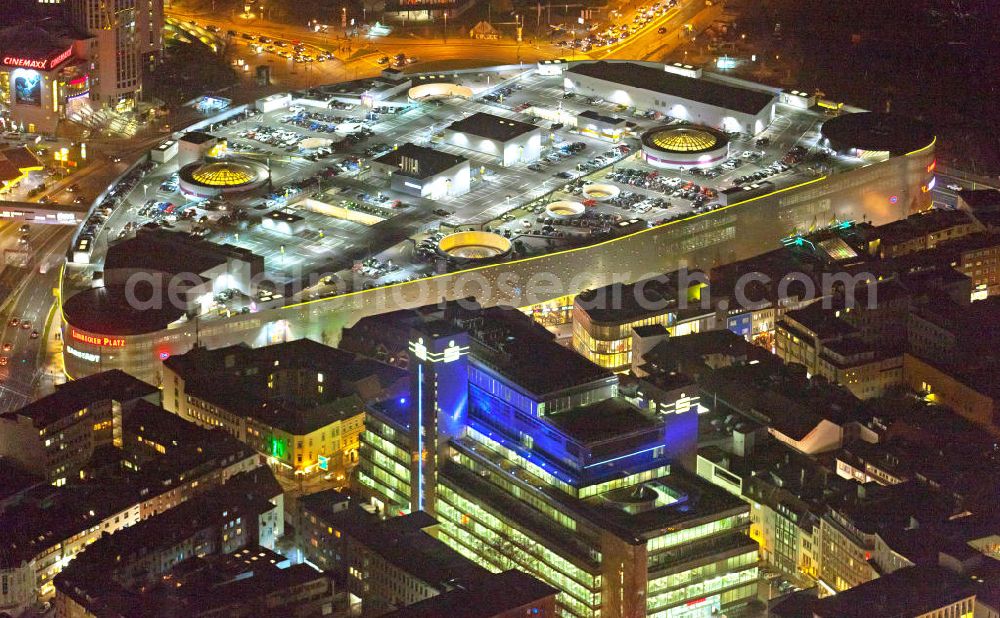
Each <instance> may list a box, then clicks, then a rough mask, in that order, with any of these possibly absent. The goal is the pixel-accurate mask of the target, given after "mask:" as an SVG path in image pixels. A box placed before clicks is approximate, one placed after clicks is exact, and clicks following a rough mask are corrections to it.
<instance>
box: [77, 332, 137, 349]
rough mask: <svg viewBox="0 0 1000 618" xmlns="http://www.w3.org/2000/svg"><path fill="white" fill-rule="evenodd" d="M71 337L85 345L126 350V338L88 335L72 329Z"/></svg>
mask: <svg viewBox="0 0 1000 618" xmlns="http://www.w3.org/2000/svg"><path fill="white" fill-rule="evenodd" d="M69 336H70V337H72V338H73V339H75V340H76V341H82V342H83V343H89V344H90V345H99V346H102V347H105V348H124V347H125V338H124V337H106V336H104V335H88V334H87V333H82V332H80V331H78V330H76V329H75V328H71V329H70V331H69Z"/></svg>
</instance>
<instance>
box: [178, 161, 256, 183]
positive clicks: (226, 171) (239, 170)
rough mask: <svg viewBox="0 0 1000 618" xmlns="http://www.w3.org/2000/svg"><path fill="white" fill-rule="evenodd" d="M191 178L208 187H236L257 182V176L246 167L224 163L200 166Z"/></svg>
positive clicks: (229, 162) (228, 162)
mask: <svg viewBox="0 0 1000 618" xmlns="http://www.w3.org/2000/svg"><path fill="white" fill-rule="evenodd" d="M191 178H193V179H194V180H195V181H197V182H199V183H201V184H203V185H206V186H209V187H238V186H240V185H245V184H249V183H251V182H253V181H255V180H257V174H256V173H254V171H253V169H251V168H250V167H249V166H247V165H243V164H240V163H233V162H231V161H224V162H218V163H208V164H206V165H202V166H201V167H199V168H198V169H196V170H195V171H194V173H193V174H191Z"/></svg>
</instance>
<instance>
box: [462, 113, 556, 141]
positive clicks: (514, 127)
mask: <svg viewBox="0 0 1000 618" xmlns="http://www.w3.org/2000/svg"><path fill="white" fill-rule="evenodd" d="M448 129H449V130H451V131H458V132H460V133H468V134H469V135H476V136H479V137H485V138H488V139H495V140H497V141H501V142H507V141H510V140H512V139H514V138H515V137H518V136H521V135H524V134H525V133H530V132H531V131H534V130H536V129H538V127H536V126H535V125H533V124H529V123H527V122H521V121H520V120H510V119H509V118H504V117H503V116H494V115H493V114H487V113H486V112H476V113H475V114H472V115H471V116H469V117H468V118H463V119H462V120H456V121H455V122H453V123H451V124H450V125H448Z"/></svg>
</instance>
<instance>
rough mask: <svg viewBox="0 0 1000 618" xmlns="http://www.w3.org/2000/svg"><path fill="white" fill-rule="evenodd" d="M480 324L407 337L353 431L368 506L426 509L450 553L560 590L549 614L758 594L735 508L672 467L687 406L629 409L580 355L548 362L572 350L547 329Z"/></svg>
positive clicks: (692, 432) (640, 611) (647, 610)
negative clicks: (408, 383) (388, 393)
mask: <svg viewBox="0 0 1000 618" xmlns="http://www.w3.org/2000/svg"><path fill="white" fill-rule="evenodd" d="M452 326H455V325H454V324H453V325H452ZM490 326H493V325H492V324H490ZM488 335H489V336H486V335H484V334H483V332H482V331H476V330H475V329H474V328H466V329H465V330H462V329H459V328H451V329H449V328H446V327H445V325H444V324H442V323H441V322H440V321H435V322H433V323H431V324H427V325H425V326H424V327H421V328H419V329H416V330H414V332H413V333H412V334H411V339H410V342H409V344H410V361H411V364H410V371H411V380H412V389H411V393H410V395H409V396H408V397H406V398H402V399H399V400H394V401H392V402H386V403H384V404H383V405H382V406H381V407H380V408H378V409H374V410H372V411H371V413H370V414H369V416H368V417H367V418H366V427H365V434H364V436H363V437H362V449H361V462H360V466H359V480H360V483H361V485H362V486H364V487H366V488H367V489H368V490H369V491H370V492H371V494H372V495H373V500H374V501H375V502H376V503H377V505H381V506H384V507H385V512H387V513H396V512H406V511H412V510H416V509H423V510H426V511H428V512H430V513H431V514H432V515H434V516H435V517H436V518H437V519H438V520H439V521H440V522H441V528H440V530H439V535H440V537H439V538H440V539H441V540H442V541H444V542H445V543H447V544H449V545H450V546H451V547H453V548H454V549H455V550H456V551H458V552H459V553H462V554H463V555H465V556H466V557H468V558H470V559H472V560H475V561H476V562H477V563H479V564H482V565H483V566H485V567H487V568H489V569H490V570H493V571H503V570H507V569H510V568H517V569H520V570H522V571H525V572H528V573H531V574H532V575H533V576H535V577H537V578H539V579H541V580H542V581H545V582H546V583H548V584H550V585H552V586H554V587H556V588H558V589H559V590H560V593H559V595H558V596H557V607H558V611H557V613H558V615H560V616H570V617H579V618H598V617H599V618H609V617H610V618H624V617H626V616H628V617H639V616H645V617H647V618H675V617H677V616H684V618H710V616H712V615H717V614H713V612H718V611H720V610H721V611H729V610H732V609H736V608H737V607H741V606H743V605H745V604H746V602H747V601H749V600H751V599H752V598H754V597H755V596H756V586H757V579H758V572H757V545H756V543H755V542H754V541H753V540H751V539H750V538H749V537H748V536H747V531H748V529H749V509H748V507H747V505H746V504H745V503H744V502H742V501H741V500H739V499H738V498H736V497H733V496H730V495H729V494H727V493H726V492H724V491H722V490H719V489H717V488H715V487H714V486H712V485H710V484H708V483H706V482H704V481H702V480H700V479H698V478H697V477H696V476H694V475H692V474H690V473H687V472H684V471H683V470H681V469H680V467H679V466H678V465H677V462H678V461H682V460H686V459H690V458H691V457H692V453H693V452H694V451H695V449H696V440H697V427H698V419H697V407H696V406H684V407H677V406H674V407H671V411H670V412H668V413H664V412H662V411H660V410H661V408H660V407H646V408H639V407H637V406H636V405H634V404H633V403H631V402H629V401H628V400H626V399H625V398H624V397H621V396H619V393H618V379H617V377H616V376H614V374H611V373H608V372H606V371H604V370H600V368H596V367H594V366H592V365H590V364H589V362H588V365H587V366H585V367H580V366H579V365H576V367H575V368H574V370H573V371H568V372H566V374H564V375H554V374H557V372H558V369H560V368H561V367H562V366H563V363H562V362H561V357H560V355H561V354H562V353H563V352H565V353H566V354H571V355H575V353H574V352H572V351H571V350H568V349H565V348H562V347H561V346H559V344H558V343H556V342H555V341H553V340H552V339H551V338H549V339H545V338H543V337H538V338H534V337H532V336H530V333H528V334H526V333H525V332H524V330H523V329H522V330H518V331H517V332H516V338H515V337H513V336H511V335H509V334H508V333H501V335H500V336H497V332H496V330H495V329H494V330H493V331H491V332H490V333H488ZM498 341H499V342H503V344H504V345H503V346H501V345H498V344H497V342H498ZM511 341H516V342H517V344H519V345H520V346H522V347H520V348H517V349H516V351H515V352H511V345H510V342H511ZM534 357H539V358H545V360H546V362H545V363H541V365H543V366H537V367H536V366H535V365H531V364H530V363H531V360H532V358H534ZM574 362H575V363H579V362H580V358H579V357H578V356H573V358H572V359H570V358H568V357H567V358H566V359H565V366H571V363H574ZM554 370H556V371H554ZM545 371H548V372H550V373H552V374H553V375H546V376H540V372H545ZM574 376H579V377H578V378H574ZM550 378H551V379H550ZM529 386H531V387H533V388H531V387H529ZM548 387H551V388H548ZM540 391H541V392H540ZM404 496H405V498H404ZM709 537H711V539H712V543H713V548H715V547H717V550H716V549H713V550H712V551H710V552H706V551H705V548H704V544H702V543H698V542H696V541H699V540H700V539H706V540H707V539H708V538H709ZM689 544H690V545H691V547H692V549H691V550H690V551H689V550H688V549H687V547H688V545H689Z"/></svg>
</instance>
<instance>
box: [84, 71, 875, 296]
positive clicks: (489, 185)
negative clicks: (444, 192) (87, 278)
mask: <svg viewBox="0 0 1000 618" xmlns="http://www.w3.org/2000/svg"><path fill="white" fill-rule="evenodd" d="M453 79H454V80H455V81H456V82H457V83H460V84H462V85H464V86H468V87H470V88H472V90H473V91H474V92H475V93H476V94H475V96H474V97H473V98H472V99H470V100H465V99H448V100H443V101H440V100H439V101H429V102H420V103H410V102H407V101H406V100H405V94H404V95H402V96H403V99H399V98H398V97H397V99H395V100H393V101H389V102H386V101H384V102H382V103H376V104H375V107H374V108H370V107H365V106H361V105H349V104H344V103H334V104H332V105H331V106H330V107H329V108H327V109H324V108H319V107H310V106H302V105H296V104H293V105H292V107H290V108H285V109H279V110H275V111H272V112H269V113H266V114H260V113H251V114H249V115H246V116H245V117H239V118H237V119H234V120H230V121H227V122H225V123H220V124H218V125H216V126H213V127H209V128H207V130H208V131H209V132H211V133H212V134H213V135H216V136H218V137H221V138H225V139H226V140H227V143H228V150H227V151H226V152H225V154H224V155H222V156H223V158H229V157H232V158H235V159H239V158H245V159H251V160H254V161H257V162H259V163H265V164H266V165H268V166H269V169H270V185H269V188H266V189H265V190H264V191H263V192H260V191H258V192H256V193H247V194H242V195H235V196H229V197H226V198H214V199H211V200H194V199H191V198H190V197H189V196H185V195H183V194H182V193H181V192H180V190H179V186H178V180H177V172H178V167H177V163H176V160H174V161H172V162H168V163H165V164H162V165H158V166H155V167H153V168H152V169H151V170H149V171H148V172H147V173H146V174H145V175H144V176H143V177H142V178H141V179H140V180H138V182H135V183H133V187H132V188H131V191H129V192H127V197H125V198H124V199H123V200H121V204H120V205H119V206H116V207H114V208H113V209H111V211H109V214H110V217H109V218H108V219H107V220H106V221H105V220H103V218H102V220H101V221H99V222H98V223H99V225H100V226H101V227H100V229H95V230H91V234H95V235H97V236H98V237H99V240H110V241H113V240H115V239H117V238H124V237H126V236H127V235H128V234H130V233H131V232H133V231H134V230H135V229H137V228H138V227H140V226H142V225H159V226H163V227H167V228H169V229H175V230H177V231H180V232H185V233H191V234H194V235H197V236H200V237H202V238H205V239H207V240H209V241H212V242H216V243H229V244H233V245H237V246H240V247H243V248H246V249H249V250H251V251H253V252H255V253H257V254H260V255H263V256H264V257H265V264H266V268H267V270H268V271H269V273H270V274H271V276H272V279H273V280H274V281H275V282H276V283H277V284H278V285H279V286H281V285H285V286H290V285H291V284H293V283H295V282H298V281H305V280H307V279H309V277H310V276H311V277H313V278H314V279H315V278H316V277H317V276H319V275H323V276H328V275H331V274H333V275H334V276H335V277H337V278H339V279H341V280H342V281H347V280H350V281H352V282H353V283H352V284H351V285H352V286H355V287H356V286H358V285H361V286H364V287H370V286H374V285H383V284H386V283H390V282H394V281H401V280H407V279H413V278H418V277H423V276H428V275H430V274H433V273H434V272H437V271H438V270H439V269H440V267H441V265H440V264H438V263H437V261H438V260H439V256H438V255H437V254H436V252H435V251H434V246H435V242H436V240H435V239H438V238H440V237H441V235H443V234H445V233H449V232H452V231H459V230H467V229H482V230H488V231H495V232H498V233H500V234H502V235H504V236H506V237H508V238H511V239H512V243H513V246H514V250H515V255H530V254H534V253H538V252H544V251H552V250H555V249H559V248H562V247H566V246H571V245H574V244H581V243H586V242H592V241H595V240H599V239H602V238H607V237H609V236H611V235H615V234H621V233H628V232H631V231H635V230H636V229H641V228H642V227H646V226H648V225H655V224H660V223H665V222H668V221H670V220H673V219H677V218H681V217H685V216H688V215H690V214H693V213H700V212H706V211H708V210H711V209H714V208H717V207H718V206H719V202H718V201H717V200H718V195H719V193H720V192H721V191H723V190H725V189H728V188H730V187H733V186H741V185H746V184H750V183H754V182H760V181H763V180H768V181H770V182H773V183H774V184H775V185H776V186H779V187H780V186H786V185H790V184H794V183H795V182H799V181H801V180H804V179H808V178H812V177H815V176H817V175H819V174H821V173H829V172H831V171H835V170H837V169H838V168H841V167H851V166H857V165H859V164H860V162H858V161H848V160H842V159H838V158H837V157H835V156H831V155H830V154H829V153H826V152H824V151H822V150H821V149H817V148H816V147H815V144H816V141H817V138H818V135H819V133H818V127H819V125H820V124H821V123H822V120H823V119H824V116H823V115H822V114H818V113H814V112H809V111H802V110H797V109H792V108H789V107H786V106H783V105H779V107H778V111H779V113H778V117H777V119H776V120H775V121H774V122H773V123H772V124H771V126H770V127H768V128H767V129H766V130H765V131H764V132H762V133H761V134H759V135H755V136H748V135H741V134H730V135H729V138H730V151H729V152H730V156H729V157H728V158H727V159H726V160H725V161H720V162H719V163H718V165H716V166H714V167H712V168H709V169H688V170H668V169H657V168H654V167H652V166H650V165H648V164H647V163H646V162H645V161H644V160H642V159H641V158H640V157H639V151H640V143H639V140H638V139H637V138H638V136H639V135H641V134H642V133H643V132H644V131H645V130H647V129H650V128H653V127H658V126H663V125H669V124H681V123H680V121H678V120H675V119H670V118H666V117H657V116H653V115H651V114H649V113H647V112H645V111H644V110H635V109H628V108H623V107H622V106H615V105H612V104H609V103H606V102H603V101H601V100H599V99H596V100H595V99H586V98H583V97H581V96H578V95H572V94H567V93H566V92H565V91H564V89H563V80H562V78H561V77H558V76H551V77H547V76H541V75H538V74H535V73H532V72H528V73H525V74H523V75H521V76H519V77H517V78H514V79H499V78H498V77H497V76H496V75H495V74H487V73H481V74H475V73H471V74H463V75H460V76H454V77H453ZM587 110H591V111H596V112H598V113H599V114H601V115H602V116H615V117H619V118H624V119H625V120H626V121H627V122H628V130H627V132H626V135H625V137H624V138H623V139H622V140H621V141H619V142H611V141H607V140H602V139H599V138H598V137H596V136H594V135H593V134H585V133H582V132H580V131H577V130H576V128H575V127H573V126H571V124H572V123H569V122H558V121H556V120H547V119H546V118H557V119H558V118H568V117H569V118H571V117H575V116H576V115H577V114H579V113H581V112H584V111H587ZM477 112H487V113H490V114H493V115H496V116H501V117H505V118H508V119H512V120H520V121H523V122H531V123H533V124H535V125H537V126H539V127H541V128H542V151H541V158H540V159H539V160H538V161H536V162H533V163H518V164H515V165H513V166H511V167H502V166H500V165H499V164H498V162H497V160H496V158H495V157H489V156H486V155H483V154H479V153H477V152H473V151H471V150H467V149H463V148H459V147H457V146H453V145H449V144H446V143H444V140H443V137H442V134H443V130H444V129H445V127H447V126H448V125H450V124H451V123H453V122H455V121H456V120H460V119H462V118H465V117H468V116H470V115H472V114H474V113H477ZM406 142H413V143H415V144H418V145H423V146H430V147H432V148H435V149H437V150H439V151H444V152H448V153H451V154H455V155H460V156H462V157H465V158H466V159H468V160H469V162H470V169H471V185H470V190H469V192H468V193H466V194H464V195H460V196H448V197H444V198H441V199H438V200H430V199H424V198H419V197H414V196H411V195H405V194H402V193H398V192H396V191H393V190H392V189H390V186H389V179H388V178H386V177H385V176H380V175H378V174H375V173H373V168H372V165H371V161H372V160H373V159H374V158H377V157H378V156H380V155H382V154H385V153H387V152H389V151H391V150H392V149H394V148H395V147H398V146H399V145H401V144H404V143H406ZM593 183H606V184H610V185H612V186H614V187H616V188H617V190H618V191H619V193H618V195H617V196H614V197H613V198H612V199H608V200H605V201H598V200H594V199H590V198H589V197H588V196H587V195H586V194H585V193H584V187H585V186H586V185H588V184H593ZM123 193H124V192H123ZM554 200H566V201H571V202H579V203H581V204H583V206H584V211H583V212H582V213H578V214H577V215H576V216H573V217H566V218H558V217H552V216H550V214H549V213H547V212H546V209H545V207H546V204H547V203H549V202H551V201H554ZM274 213H279V214H274ZM102 217H103V215H102ZM268 219H271V220H270V221H268ZM286 220H287V221H286ZM282 221H284V222H285V224H279V223H281V222H282ZM289 221H290V223H289ZM98 244H99V243H98ZM97 251H98V253H99V252H100V249H98V250H97ZM359 282H360V283H359ZM341 285H342V284H341ZM339 289H341V290H342V289H344V288H343V287H341V288H339ZM285 290H286V291H287V288H285ZM331 291H332V290H331V289H327V288H325V287H324V286H323V285H318V286H313V287H309V288H308V289H307V290H306V291H305V292H302V295H303V297H305V298H311V297H316V296H320V295H324V294H327V293H330V292H331Z"/></svg>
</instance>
